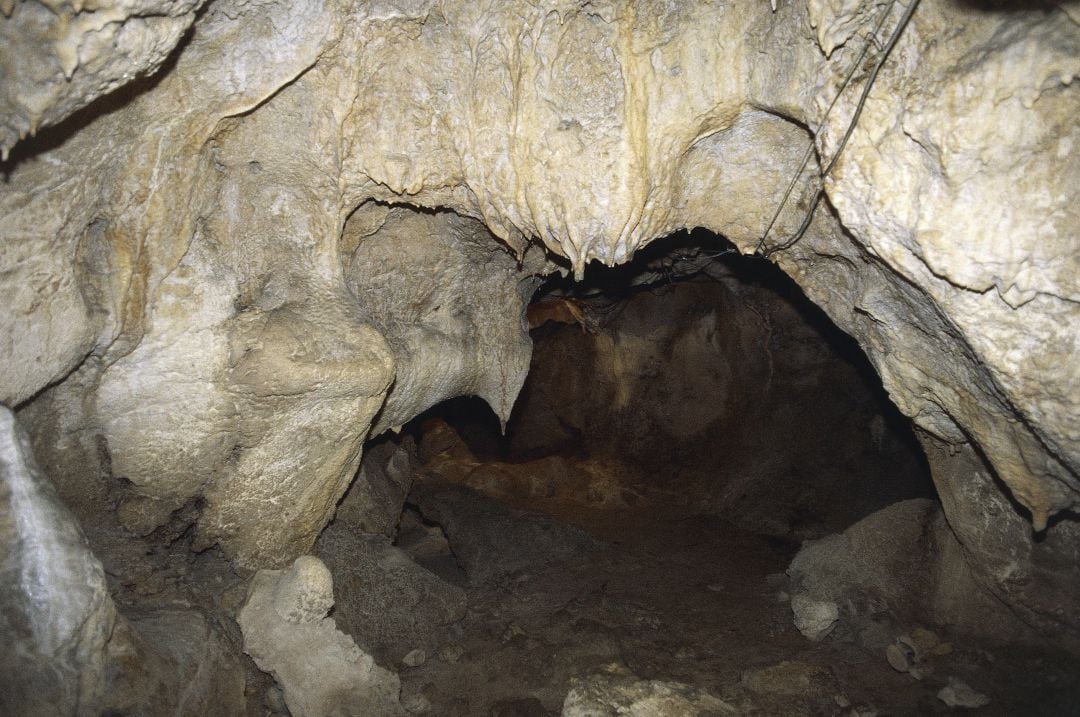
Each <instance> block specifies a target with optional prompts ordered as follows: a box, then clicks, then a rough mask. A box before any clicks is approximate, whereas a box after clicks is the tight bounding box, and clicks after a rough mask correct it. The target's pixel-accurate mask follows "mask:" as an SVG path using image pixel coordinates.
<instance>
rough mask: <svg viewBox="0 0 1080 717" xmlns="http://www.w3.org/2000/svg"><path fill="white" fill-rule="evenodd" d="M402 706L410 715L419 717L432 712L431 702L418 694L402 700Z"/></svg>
mask: <svg viewBox="0 0 1080 717" xmlns="http://www.w3.org/2000/svg"><path fill="white" fill-rule="evenodd" d="M401 706H402V707H404V708H405V711H406V712H408V713H409V714H414V715H419V714H424V713H425V712H430V711H431V700H429V699H428V698H427V697H424V695H422V694H421V693H419V692H417V693H415V694H412V695H408V696H407V697H402V698H401Z"/></svg>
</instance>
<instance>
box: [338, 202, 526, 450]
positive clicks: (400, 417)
mask: <svg viewBox="0 0 1080 717" xmlns="http://www.w3.org/2000/svg"><path fill="white" fill-rule="evenodd" d="M376 222H378V224H376V228H374V229H372V225H373V224H375V223H376ZM354 244H355V246H356V248H355V249H353V250H352V252H351V254H345V252H348V250H349V248H350V247H351V246H352V245H354ZM342 245H343V246H342V249H343V254H345V255H344V256H343V260H344V261H345V262H346V267H345V272H346V276H347V282H348V286H349V289H350V291H351V292H352V293H353V295H354V296H355V297H356V301H357V303H358V304H359V307H360V312H361V314H362V315H363V316H364V318H365V320H366V321H368V322H370V323H371V325H373V326H375V327H376V328H378V330H379V331H380V332H381V333H382V334H383V336H385V337H386V340H387V342H388V343H389V344H390V348H391V350H392V351H393V353H394V357H395V359H396V364H397V373H396V378H395V381H394V385H393V387H392V388H391V390H390V393H389V395H388V396H387V399H386V404H385V405H384V406H383V408H382V410H381V411H380V413H379V416H378V418H377V419H376V422H375V424H374V425H373V426H372V432H373V434H378V433H381V432H382V431H385V430H386V429H388V428H392V427H395V426H400V425H401V424H403V423H405V422H407V421H409V420H411V419H412V418H414V417H415V416H417V415H419V414H420V413H422V412H423V411H425V410H427V409H428V408H430V407H431V406H434V405H435V404H436V403H439V402H440V401H443V400H445V399H448V398H453V397H455V396H470V395H471V396H480V397H481V398H483V399H484V400H485V401H487V402H488V404H489V405H490V406H491V407H492V409H493V410H494V411H495V413H496V415H498V416H499V417H500V418H501V419H502V420H503V421H504V422H505V421H506V420H507V419H508V418H509V417H510V409H511V408H513V405H514V399H515V398H516V397H517V394H518V391H519V390H520V389H521V384H522V383H523V382H524V381H525V374H526V373H527V372H528V370H529V358H530V356H531V355H532V342H531V341H530V340H529V337H528V334H526V333H525V327H524V324H523V319H522V317H523V315H524V313H525V305H526V304H527V303H528V302H529V298H530V297H531V296H532V293H533V291H534V290H535V289H536V286H537V285H538V284H539V280H537V279H536V278H535V276H534V274H535V273H536V272H537V271H538V270H540V269H542V268H543V267H544V260H543V257H542V256H541V254H540V252H538V251H536V250H533V251H530V252H529V255H528V257H527V259H526V264H525V266H522V265H520V264H519V263H518V261H517V260H516V259H515V258H514V256H513V255H512V253H511V252H510V251H509V249H507V247H506V246H505V245H502V244H500V243H498V242H497V240H496V239H495V238H494V237H493V236H492V235H491V234H490V232H488V231H487V229H485V228H484V225H483V224H481V223H480V222H478V221H476V220H474V219H467V218H465V217H461V216H458V215H456V214H452V213H450V212H438V213H419V212H416V211H413V210H410V209H406V208H393V209H389V210H387V209H386V208H385V207H382V206H380V205H364V206H361V207H360V208H359V209H357V210H356V212H355V213H354V214H353V215H352V217H350V219H349V222H348V223H347V224H346V225H345V229H344V234H343V235H342ZM530 267H531V269H530Z"/></svg>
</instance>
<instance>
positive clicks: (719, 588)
mask: <svg viewBox="0 0 1080 717" xmlns="http://www.w3.org/2000/svg"><path fill="white" fill-rule="evenodd" d="M705 588H706V589H707V590H711V591H713V592H714V593H722V592H724V584H723V583H709V584H708V585H706V586H705Z"/></svg>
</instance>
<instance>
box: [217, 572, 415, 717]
mask: <svg viewBox="0 0 1080 717" xmlns="http://www.w3.org/2000/svg"><path fill="white" fill-rule="evenodd" d="M316 563H318V564H319V565H321V562H320V561H319V559H318V558H315V557H313V556H301V557H300V558H298V559H297V561H296V562H294V563H293V565H292V567H290V568H288V569H286V570H260V571H259V572H258V573H256V574H255V576H254V578H252V582H251V585H250V587H249V589H248V596H247V601H246V602H245V603H244V606H243V607H242V608H241V610H240V613H239V615H238V616H237V622H239V623H240V629H241V630H242V631H243V633H244V652H246V653H248V654H249V655H251V657H252V659H253V660H255V664H256V665H258V666H259V668H260V669H262V670H264V671H266V672H269V673H271V674H272V675H273V676H274V679H275V680H277V683H278V685H280V686H281V689H282V690H283V691H284V693H285V704H286V705H287V706H288V708H289V712H290V713H291V714H293V715H294V717H316V716H318V715H347V716H350V717H361V716H362V715H387V716H388V717H389V716H390V715H402V714H404V710H403V709H402V708H401V706H400V705H399V704H398V693H399V692H400V689H401V686H400V684H399V682H398V678H397V675H395V674H394V673H392V672H389V671H387V670H384V669H383V668H381V667H379V666H378V665H376V664H375V661H374V660H373V659H372V658H371V656H370V655H368V654H366V653H365V652H363V651H362V650H361V649H360V648H359V647H357V646H356V643H355V642H353V641H352V638H350V637H349V636H348V635H346V634H344V633H343V632H341V631H340V630H338V629H337V627H336V625H335V623H334V619H333V618H330V617H326V613H325V610H324V611H323V614H322V615H319V616H317V617H316V616H315V615H314V613H308V614H307V615H306V616H305V619H304V620H303V621H301V622H295V621H293V620H289V619H286V618H283V617H282V616H281V614H280V613H279V611H278V609H277V602H278V595H279V593H280V591H281V590H282V589H283V586H284V587H285V588H286V589H293V590H294V589H295V588H297V587H298V583H303V584H302V585H299V587H301V588H302V590H303V591H306V592H310V593H311V594H316V593H317V594H318V595H319V600H318V602H319V603H320V604H322V605H325V606H326V609H329V606H330V605H332V604H333V588H332V586H330V585H328V584H327V582H326V581H325V580H324V579H323V577H322V575H323V573H324V572H326V566H325V565H322V566H321V567H322V569H321V571H320V570H318V569H316V568H315V567H314V565H315V564H316ZM327 574H328V573H327ZM312 575H314V576H315V578H316V579H315V581H314V582H305V576H308V577H311V576H312Z"/></svg>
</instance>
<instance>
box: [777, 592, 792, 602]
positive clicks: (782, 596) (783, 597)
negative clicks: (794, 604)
mask: <svg viewBox="0 0 1080 717" xmlns="http://www.w3.org/2000/svg"><path fill="white" fill-rule="evenodd" d="M776 602H777V603H786V602H791V596H790V595H788V594H787V593H786V592H784V591H783V590H781V591H780V592H778V593H776Z"/></svg>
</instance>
